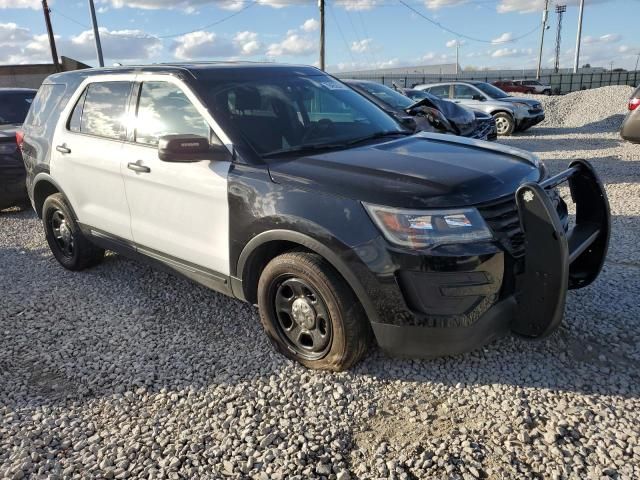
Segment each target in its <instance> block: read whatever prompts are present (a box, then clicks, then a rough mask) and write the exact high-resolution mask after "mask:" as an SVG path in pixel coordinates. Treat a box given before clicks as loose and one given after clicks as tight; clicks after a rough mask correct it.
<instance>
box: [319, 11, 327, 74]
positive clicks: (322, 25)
mask: <svg viewBox="0 0 640 480" xmlns="http://www.w3.org/2000/svg"><path fill="white" fill-rule="evenodd" d="M318 8H320V70H324V67H325V64H324V62H325V58H324V0H318Z"/></svg>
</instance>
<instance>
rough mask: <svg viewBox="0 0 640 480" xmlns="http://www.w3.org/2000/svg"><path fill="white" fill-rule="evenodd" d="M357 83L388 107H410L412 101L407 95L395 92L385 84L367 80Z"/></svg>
mask: <svg viewBox="0 0 640 480" xmlns="http://www.w3.org/2000/svg"><path fill="white" fill-rule="evenodd" d="M357 85H358V86H359V87H361V88H363V89H364V90H366V91H367V92H369V93H370V94H371V95H373V96H374V97H376V98H377V99H379V100H381V101H382V102H384V103H386V104H387V105H389V106H390V107H392V108H395V109H398V110H403V109H405V108H407V107H410V106H411V105H413V103H414V102H412V101H411V99H410V98H409V97H406V96H404V95H402V94H401V93H398V92H396V91H395V90H394V89H393V88H389V87H387V86H386V85H382V84H379V83H367V82H363V83H359V84H357Z"/></svg>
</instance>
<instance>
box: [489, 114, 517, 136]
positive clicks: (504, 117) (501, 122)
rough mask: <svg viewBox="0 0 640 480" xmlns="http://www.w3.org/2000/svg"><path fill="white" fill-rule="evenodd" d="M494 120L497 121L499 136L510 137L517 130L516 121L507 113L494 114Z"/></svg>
mask: <svg viewBox="0 0 640 480" xmlns="http://www.w3.org/2000/svg"><path fill="white" fill-rule="evenodd" d="M493 118H495V120H496V129H497V130H498V135H504V136H509V135H511V134H512V133H513V131H514V130H515V128H516V122H515V120H514V119H513V117H512V116H511V115H509V114H508V113H506V112H498V113H494V115H493Z"/></svg>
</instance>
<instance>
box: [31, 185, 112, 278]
mask: <svg viewBox="0 0 640 480" xmlns="http://www.w3.org/2000/svg"><path fill="white" fill-rule="evenodd" d="M42 222H43V224H44V234H45V237H46V239H47V243H48V244H49V248H50V249H51V253H53V256H54V257H56V260H58V262H59V263H60V264H61V265H62V266H63V267H64V268H66V269H68V270H83V269H85V268H88V267H91V266H93V265H97V264H98V263H100V262H101V261H102V259H103V258H104V250H103V249H101V248H98V247H96V246H95V245H93V244H92V243H91V242H90V241H89V240H87V238H86V237H85V236H84V235H83V234H82V232H81V231H80V228H79V227H78V224H77V223H76V221H75V220H74V218H73V215H72V214H71V209H70V208H69V206H68V205H67V202H66V201H65V198H64V197H63V196H62V194H60V193H56V194H53V195H51V196H50V197H48V198H47V199H46V200H45V201H44V205H43V206H42Z"/></svg>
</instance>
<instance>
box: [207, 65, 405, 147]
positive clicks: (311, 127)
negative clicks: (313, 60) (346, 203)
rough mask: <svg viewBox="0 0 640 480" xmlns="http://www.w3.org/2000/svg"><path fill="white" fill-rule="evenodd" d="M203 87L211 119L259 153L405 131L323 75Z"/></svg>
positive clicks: (331, 144)
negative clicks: (212, 116)
mask: <svg viewBox="0 0 640 480" xmlns="http://www.w3.org/2000/svg"><path fill="white" fill-rule="evenodd" d="M204 88H205V89H206V90H205V97H206V100H207V103H208V104H209V107H210V108H211V109H212V110H213V115H214V118H215V119H216V121H217V122H218V123H219V124H220V126H221V127H222V128H223V130H224V131H225V132H227V134H228V135H229V136H230V138H231V140H232V141H233V142H234V143H236V142H238V143H239V142H246V143H248V144H249V145H250V146H251V147H252V148H253V150H254V151H255V152H256V153H257V154H258V155H261V156H263V157H266V156H272V155H277V154H285V153H287V152H294V151H301V150H305V149H310V150H311V149H319V148H346V147H348V146H349V145H353V144H355V143H357V142H358V141H361V140H362V141H364V140H365V139H368V138H378V137H384V136H386V135H389V136H391V135H402V134H407V132H408V130H405V129H404V128H403V127H402V126H401V125H400V124H399V123H398V122H396V121H395V120H394V119H393V118H392V117H391V116H389V115H388V114H386V113H385V112H384V111H383V110H381V109H380V108H378V107H377V106H376V105H374V104H373V103H372V102H370V101H369V100H367V99H365V98H364V97H363V96H362V95H360V94H358V93H357V92H355V91H353V90H352V89H351V88H349V87H347V86H346V85H344V84H342V83H340V82H338V81H336V80H334V79H333V78H331V77H329V76H326V75H317V76H303V75H287V76H274V77H266V78H257V79H252V80H249V81H234V80H220V81H216V80H211V81H208V82H205V84H204ZM407 100H408V101H409V102H410V100H409V99H407Z"/></svg>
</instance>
